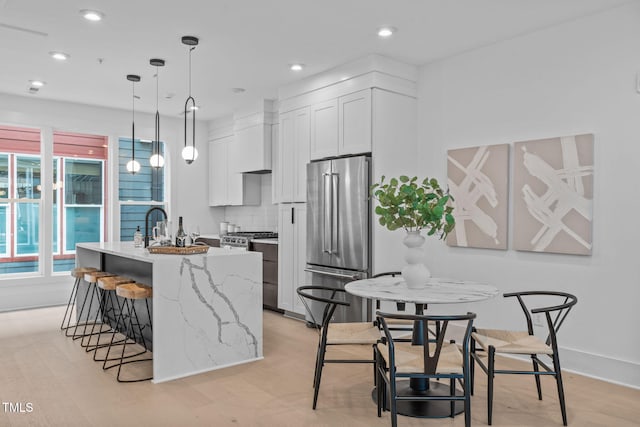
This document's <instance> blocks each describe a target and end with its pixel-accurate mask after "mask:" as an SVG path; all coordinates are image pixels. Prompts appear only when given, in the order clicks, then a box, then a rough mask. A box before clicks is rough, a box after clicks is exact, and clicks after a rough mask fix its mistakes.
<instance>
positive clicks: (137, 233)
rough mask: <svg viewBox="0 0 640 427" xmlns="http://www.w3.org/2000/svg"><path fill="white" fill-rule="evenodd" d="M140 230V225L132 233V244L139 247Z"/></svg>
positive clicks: (140, 243)
mask: <svg viewBox="0 0 640 427" xmlns="http://www.w3.org/2000/svg"><path fill="white" fill-rule="evenodd" d="M143 240H144V239H143V238H142V231H140V226H138V228H136V231H135V233H133V246H134V247H136V248H141V247H142V243H143Z"/></svg>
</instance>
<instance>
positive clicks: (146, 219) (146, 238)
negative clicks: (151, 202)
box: [144, 206, 168, 248]
mask: <svg viewBox="0 0 640 427" xmlns="http://www.w3.org/2000/svg"><path fill="white" fill-rule="evenodd" d="M153 211H160V212H162V214H163V215H164V220H165V221H166V220H167V219H168V218H167V212H165V210H164V209H162V208H160V207H158V206H154V207H152V208H151V209H149V210H148V211H147V214H146V215H145V217H144V247H145V248H147V247H149V215H151V212H153Z"/></svg>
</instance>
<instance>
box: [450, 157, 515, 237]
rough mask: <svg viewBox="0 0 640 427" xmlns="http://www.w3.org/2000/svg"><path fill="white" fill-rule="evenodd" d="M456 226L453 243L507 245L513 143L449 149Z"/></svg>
mask: <svg viewBox="0 0 640 427" xmlns="http://www.w3.org/2000/svg"><path fill="white" fill-rule="evenodd" d="M447 178H448V184H449V191H450V192H451V195H452V196H453V198H454V199H455V200H454V201H453V206H454V210H453V216H454V218H455V220H456V226H455V228H454V230H453V232H451V233H449V235H448V236H447V244H448V245H450V246H464V247H470V248H490V249H507V222H508V192H509V144H499V145H484V146H481V147H469V148H460V149H455V150H449V151H448V152H447Z"/></svg>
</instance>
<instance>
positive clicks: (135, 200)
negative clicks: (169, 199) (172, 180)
mask: <svg viewBox="0 0 640 427" xmlns="http://www.w3.org/2000/svg"><path fill="white" fill-rule="evenodd" d="M151 145H152V144H151V142H150V141H141V140H138V139H136V140H135V152H136V160H138V161H139V162H140V171H139V172H137V173H136V174H131V173H129V172H127V168H126V164H127V162H128V161H129V160H131V139H127V138H121V139H120V141H119V149H118V158H119V159H118V164H119V166H118V175H119V182H120V188H119V200H120V240H121V241H131V240H133V234H134V233H135V231H136V228H137V227H138V226H139V227H140V230H141V231H142V232H143V233H144V231H145V224H144V221H145V216H146V213H147V211H148V210H149V209H150V208H152V207H154V206H158V207H161V208H163V209H164V210H165V211H166V209H167V203H166V198H165V185H164V182H165V176H164V172H165V169H166V167H163V168H157V169H156V168H152V167H151V165H150V163H149V158H150V157H151ZM160 153H161V154H162V155H164V144H163V143H162V142H161V143H160ZM161 219H163V218H161V215H160V214H159V212H153V214H152V216H151V218H150V219H149V230H148V231H149V233H151V226H152V225H155V222H156V221H160V220H161Z"/></svg>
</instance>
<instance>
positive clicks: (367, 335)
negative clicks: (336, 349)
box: [327, 322, 380, 344]
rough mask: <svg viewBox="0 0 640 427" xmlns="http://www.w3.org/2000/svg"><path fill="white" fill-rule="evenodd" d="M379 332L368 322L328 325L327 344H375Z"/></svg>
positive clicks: (378, 337)
mask: <svg viewBox="0 0 640 427" xmlns="http://www.w3.org/2000/svg"><path fill="white" fill-rule="evenodd" d="M379 339H380V330H379V329H378V328H377V327H376V326H374V325H373V324H372V323H370V322H359V323H329V328H328V331H327V344H375V343H376V342H378V340H379Z"/></svg>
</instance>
